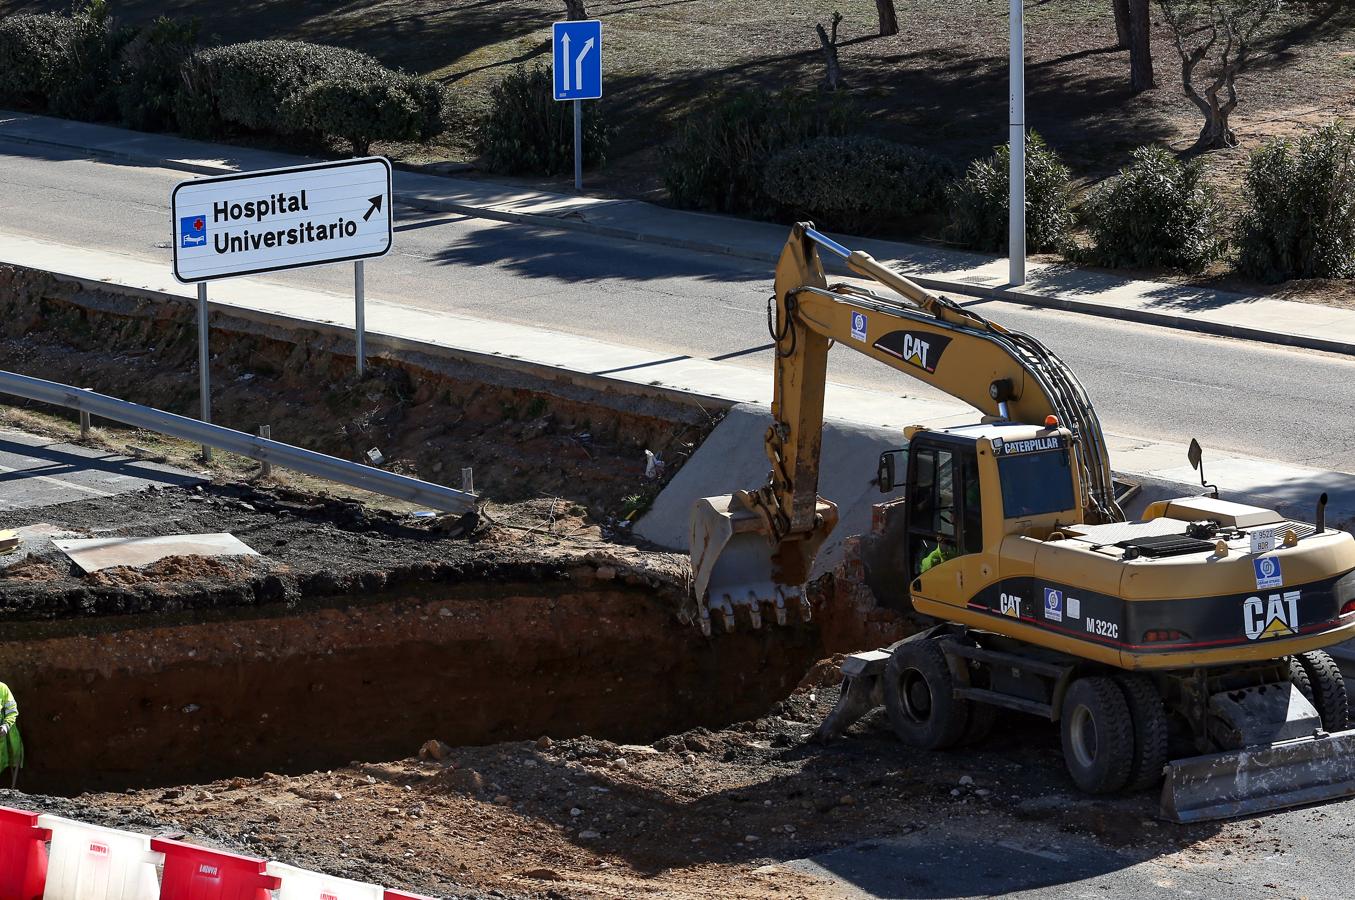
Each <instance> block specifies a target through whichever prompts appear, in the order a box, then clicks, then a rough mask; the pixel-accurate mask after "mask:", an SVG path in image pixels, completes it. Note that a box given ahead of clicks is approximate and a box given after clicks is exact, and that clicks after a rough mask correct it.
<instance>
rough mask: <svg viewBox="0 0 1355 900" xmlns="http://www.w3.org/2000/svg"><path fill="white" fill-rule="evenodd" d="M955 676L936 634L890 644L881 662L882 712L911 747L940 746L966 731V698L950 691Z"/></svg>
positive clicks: (929, 748) (952, 688) (967, 713)
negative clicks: (886, 660) (883, 663)
mask: <svg viewBox="0 0 1355 900" xmlns="http://www.w3.org/2000/svg"><path fill="white" fill-rule="evenodd" d="M954 691H955V676H954V675H953V674H952V673H951V671H950V666H949V665H947V664H946V654H945V653H944V652H942V650H941V646H940V644H939V643H938V642H937V640H936V639H935V638H927V639H924V640H920V641H909V642H907V643H904V644H899V646H897V647H895V648H894V652H893V653H892V654H891V655H890V657H889V663H888V664H887V665H886V666H885V678H884V701H885V712H887V713H888V714H889V723H890V724H891V725H892V726H894V733H895V734H897V735H898V736H899V740H901V741H903V742H904V743H905V744H907V745H908V746H910V747H918V748H920V749H923V750H945V749H947V748H949V747H953V746H955V745H956V744H957V743H959V741H960V739H961V738H963V737H964V736H965V729H966V728H968V726H969V710H970V706H971V704H970V703H969V702H968V701H966V700H961V699H959V698H957V697H956V696H955V693H954Z"/></svg>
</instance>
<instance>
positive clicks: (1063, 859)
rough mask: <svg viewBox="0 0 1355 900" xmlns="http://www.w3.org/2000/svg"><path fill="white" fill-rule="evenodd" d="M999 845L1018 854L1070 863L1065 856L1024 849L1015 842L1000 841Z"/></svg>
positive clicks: (1051, 852) (1047, 851)
mask: <svg viewBox="0 0 1355 900" xmlns="http://www.w3.org/2000/svg"><path fill="white" fill-rule="evenodd" d="M997 845H998V846H999V847H1003V848H1005V849H1007V850H1015V851H1016V852H1017V853H1027V854H1029V855H1031V856H1038V857H1040V858H1041V859H1049V860H1053V861H1054V862H1067V861H1068V857H1066V856H1063V855H1061V854H1058V853H1054V852H1053V851H1052V850H1035V849H1032V848H1030V847H1022V846H1021V845H1020V844H1018V843H1016V842H1015V841H998V842H997Z"/></svg>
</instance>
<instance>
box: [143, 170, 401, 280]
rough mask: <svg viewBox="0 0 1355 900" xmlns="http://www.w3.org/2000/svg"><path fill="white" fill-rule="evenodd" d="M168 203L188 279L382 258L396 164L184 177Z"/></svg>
mask: <svg viewBox="0 0 1355 900" xmlns="http://www.w3.org/2000/svg"><path fill="white" fill-rule="evenodd" d="M170 205H171V207H172V209H173V211H172V219H171V223H172V227H173V229H174V242H173V245H172V246H173V247H174V277H175V278H177V279H178V280H179V281H182V282H184V283H186V284H188V283H193V282H204V281H211V280H213V279H216V278H231V277H234V276H236V275H252V274H257V273H259V272H276V271H279V270H281V269H299V268H302V267H305V266H318V265H323V264H325V263H334V262H344V261H347V260H362V259H370V258H371V257H374V256H384V255H385V254H386V253H389V252H390V248H391V235H392V227H391V164H390V161H389V160H387V159H385V158H383V157H379V156H375V157H369V158H366V159H350V160H343V161H341V162H332V163H317V164H315V165H309V166H296V167H293V168H288V169H269V170H267V171H263V172H246V173H243V174H240V175H223V176H221V177H218V178H199V179H195V180H193V181H185V182H182V183H180V184H179V185H178V186H177V187H175V188H174V193H173V195H172V196H171V200H170Z"/></svg>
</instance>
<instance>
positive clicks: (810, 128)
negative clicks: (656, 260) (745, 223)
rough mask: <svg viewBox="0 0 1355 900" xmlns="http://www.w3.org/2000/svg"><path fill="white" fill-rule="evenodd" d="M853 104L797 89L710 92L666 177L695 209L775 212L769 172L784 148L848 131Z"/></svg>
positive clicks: (686, 124)
mask: <svg viewBox="0 0 1355 900" xmlns="http://www.w3.org/2000/svg"><path fill="white" fill-rule="evenodd" d="M850 118H851V113H850V110H848V109H847V108H846V107H844V106H843V105H842V104H841V103H840V102H837V103H830V104H827V105H824V104H821V103H819V102H818V98H817V97H816V96H814V95H810V94H803V93H798V92H793V91H784V92H782V93H780V94H775V95H771V96H768V95H767V94H765V93H761V92H753V91H740V92H737V93H732V94H721V95H715V96H712V97H708V98H707V99H706V100H705V102H703V103H702V104H701V105H700V106H698V107H697V108H696V109H695V110H694V111H693V112H692V113H691V114H689V115H688V116H687V118H686V119H685V121H683V123H682V125H681V127H680V128H679V129H678V135H677V140H676V142H675V143H674V145H673V147H672V148H671V151H670V153H669V157H668V165H667V170H666V171H665V173H664V183H665V184H666V185H667V187H668V193H669V195H670V196H671V197H672V200H673V203H674V204H675V205H677V206H681V207H686V208H688V209H706V210H712V211H715V212H735V213H748V214H752V215H765V214H767V213H769V212H772V211H773V210H774V203H773V202H772V198H770V197H769V196H768V195H767V192H766V190H765V185H764V175H765V171H766V168H767V165H768V164H769V163H770V162H771V159H772V157H773V156H774V155H775V154H776V153H778V152H779V151H781V150H783V149H785V148H787V147H792V146H795V145H797V144H803V143H805V142H806V141H808V140H810V139H812V138H817V137H834V136H840V135H842V134H844V133H845V132H846V130H847V123H848V121H849V120H850Z"/></svg>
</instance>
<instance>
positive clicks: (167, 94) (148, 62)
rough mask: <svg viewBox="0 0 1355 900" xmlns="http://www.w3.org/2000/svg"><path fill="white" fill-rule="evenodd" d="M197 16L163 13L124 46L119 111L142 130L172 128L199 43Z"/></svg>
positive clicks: (120, 61) (134, 126)
mask: <svg viewBox="0 0 1355 900" xmlns="http://www.w3.org/2000/svg"><path fill="white" fill-rule="evenodd" d="M198 29H199V24H198V21H197V20H196V19H191V20H187V21H184V20H179V19H171V18H169V17H168V16H161V17H160V18H158V19H156V20H155V21H154V22H152V23H151V24H150V25H147V26H146V27H145V28H143V29H142V30H141V31H140V32H139V33H138V34H137V35H136V37H134V38H132V40H131V41H129V42H128V44H127V46H125V47H123V48H122V54H121V56H120V59H119V72H120V76H119V81H120V84H119V85H118V112H119V113H120V114H121V116H122V120H123V121H124V122H126V123H127V124H128V125H130V126H132V127H133V128H139V129H141V130H142V131H172V130H174V128H175V126H176V124H177V123H176V121H175V116H174V98H175V95H176V94H177V93H178V91H179V87H180V85H181V84H183V75H182V69H183V65H184V62H185V60H187V59H188V57H189V56H190V55H192V53H193V50H194V48H195V47H196V46H197V42H198Z"/></svg>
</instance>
